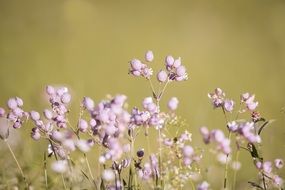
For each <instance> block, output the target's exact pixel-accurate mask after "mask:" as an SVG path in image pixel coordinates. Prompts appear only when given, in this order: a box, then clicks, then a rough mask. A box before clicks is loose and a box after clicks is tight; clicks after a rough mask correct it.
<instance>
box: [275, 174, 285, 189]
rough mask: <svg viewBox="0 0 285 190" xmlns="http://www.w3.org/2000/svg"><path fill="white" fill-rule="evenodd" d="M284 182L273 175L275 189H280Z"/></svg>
mask: <svg viewBox="0 0 285 190" xmlns="http://www.w3.org/2000/svg"><path fill="white" fill-rule="evenodd" d="M283 183H284V181H283V179H282V178H281V177H279V176H278V175H274V176H273V185H274V186H275V187H277V188H281V187H282V185H283Z"/></svg>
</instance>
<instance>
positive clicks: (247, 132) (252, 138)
mask: <svg viewBox="0 0 285 190" xmlns="http://www.w3.org/2000/svg"><path fill="white" fill-rule="evenodd" d="M239 134H241V135H242V136H243V137H244V138H245V139H246V140H247V141H249V142H251V143H260V142H261V138H260V136H259V135H256V134H255V131H254V123H253V122H245V123H241V124H240V125H239Z"/></svg>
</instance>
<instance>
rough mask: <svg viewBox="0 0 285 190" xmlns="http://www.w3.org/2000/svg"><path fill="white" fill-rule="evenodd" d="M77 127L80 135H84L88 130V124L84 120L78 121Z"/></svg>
mask: <svg viewBox="0 0 285 190" xmlns="http://www.w3.org/2000/svg"><path fill="white" fill-rule="evenodd" d="M77 127H78V129H79V131H81V132H82V133H86V132H87V129H88V123H87V121H85V120H84V119H80V120H79V121H78V125H77Z"/></svg>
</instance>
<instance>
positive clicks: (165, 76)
mask: <svg viewBox="0 0 285 190" xmlns="http://www.w3.org/2000/svg"><path fill="white" fill-rule="evenodd" d="M156 78H157V80H158V81H159V82H166V81H167V79H168V74H167V73H166V72H165V71H164V70H160V71H159V72H158V73H157V76H156Z"/></svg>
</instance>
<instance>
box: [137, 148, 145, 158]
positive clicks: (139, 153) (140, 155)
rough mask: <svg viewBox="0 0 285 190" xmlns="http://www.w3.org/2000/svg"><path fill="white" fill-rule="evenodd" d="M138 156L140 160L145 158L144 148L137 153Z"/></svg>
mask: <svg viewBox="0 0 285 190" xmlns="http://www.w3.org/2000/svg"><path fill="white" fill-rule="evenodd" d="M137 156H138V157H139V158H142V157H143V156H144V149H143V148H142V149H140V150H138V151H137Z"/></svg>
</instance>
